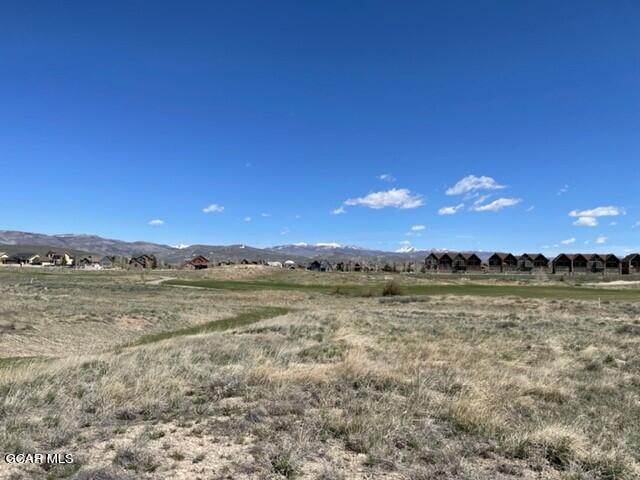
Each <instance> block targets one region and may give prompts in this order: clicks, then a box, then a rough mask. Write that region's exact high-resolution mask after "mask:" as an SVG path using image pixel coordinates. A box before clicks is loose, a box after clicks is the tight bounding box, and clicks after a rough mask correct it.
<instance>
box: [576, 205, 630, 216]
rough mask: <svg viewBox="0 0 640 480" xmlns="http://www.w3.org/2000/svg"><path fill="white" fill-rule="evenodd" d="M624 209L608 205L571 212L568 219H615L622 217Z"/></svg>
mask: <svg viewBox="0 0 640 480" xmlns="http://www.w3.org/2000/svg"><path fill="white" fill-rule="evenodd" d="M624 214H625V211H624V208H620V207H615V206H613V205H609V206H607V207H596V208H592V209H590V210H571V211H570V212H569V216H570V217H617V216H618V215H624Z"/></svg>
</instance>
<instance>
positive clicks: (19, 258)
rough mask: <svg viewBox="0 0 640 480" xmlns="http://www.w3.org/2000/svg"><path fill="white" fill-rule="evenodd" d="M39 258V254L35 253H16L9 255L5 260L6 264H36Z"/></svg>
mask: <svg viewBox="0 0 640 480" xmlns="http://www.w3.org/2000/svg"><path fill="white" fill-rule="evenodd" d="M39 260H40V255H38V254H37V253H16V254H15V255H11V256H10V257H9V258H7V260H6V261H5V263H6V264H8V265H21V266H22V265H36V264H37V262H38V261H39Z"/></svg>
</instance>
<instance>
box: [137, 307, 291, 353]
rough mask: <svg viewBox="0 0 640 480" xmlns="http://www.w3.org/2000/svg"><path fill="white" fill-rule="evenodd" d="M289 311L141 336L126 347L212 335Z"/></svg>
mask: <svg viewBox="0 0 640 480" xmlns="http://www.w3.org/2000/svg"><path fill="white" fill-rule="evenodd" d="M289 311H290V310H289V309H287V308H279V307H264V308H260V309H258V310H253V311H250V312H244V313H240V314H238V315H235V316H233V317H230V318H225V319H223V320H213V321H211V322H207V323H205V324H202V325H195V326H193V327H187V328H180V329H177V330H170V331H167V332H160V333H154V334H150V335H143V336H142V337H140V338H139V339H138V340H136V341H135V342H133V343H131V344H129V345H128V346H137V345H147V344H149V343H155V342H160V341H162V340H167V339H169V338H175V337H184V336H187V335H198V334H201V333H213V332H222V331H225V330H230V329H232V328H239V327H244V326H246V325H250V324H252V323H256V322H259V321H260V320H266V319H268V318H273V317H277V316H279V315H284V314H285V313H288V312H289Z"/></svg>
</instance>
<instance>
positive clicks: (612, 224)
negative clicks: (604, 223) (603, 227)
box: [609, 221, 618, 227]
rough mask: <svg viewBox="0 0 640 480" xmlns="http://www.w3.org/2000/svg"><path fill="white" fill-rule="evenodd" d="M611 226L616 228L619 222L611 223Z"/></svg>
mask: <svg viewBox="0 0 640 480" xmlns="http://www.w3.org/2000/svg"><path fill="white" fill-rule="evenodd" d="M609 225H611V226H612V227H615V226H616V225H618V222H616V221H613V222H609Z"/></svg>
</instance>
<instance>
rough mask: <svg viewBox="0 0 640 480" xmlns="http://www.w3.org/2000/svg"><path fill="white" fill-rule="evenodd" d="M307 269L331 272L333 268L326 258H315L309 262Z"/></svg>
mask: <svg viewBox="0 0 640 480" xmlns="http://www.w3.org/2000/svg"><path fill="white" fill-rule="evenodd" d="M307 270H313V271H314V272H330V271H331V270H333V268H332V267H331V264H330V263H329V262H327V261H326V260H314V261H313V262H311V263H310V264H309V266H308V267H307Z"/></svg>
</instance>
